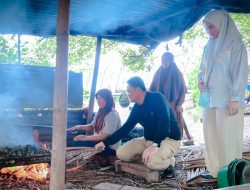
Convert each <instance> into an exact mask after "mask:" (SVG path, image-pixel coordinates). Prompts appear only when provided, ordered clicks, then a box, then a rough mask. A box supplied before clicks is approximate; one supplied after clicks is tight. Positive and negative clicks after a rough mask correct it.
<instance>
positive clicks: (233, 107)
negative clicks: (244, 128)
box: [229, 101, 239, 116]
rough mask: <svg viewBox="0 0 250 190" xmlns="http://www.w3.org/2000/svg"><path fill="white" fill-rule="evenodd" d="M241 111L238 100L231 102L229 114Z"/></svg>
mask: <svg viewBox="0 0 250 190" xmlns="http://www.w3.org/2000/svg"><path fill="white" fill-rule="evenodd" d="M238 112H239V103H238V102H237V101H230V102H229V115H231V116H233V115H236V114H237V113H238Z"/></svg>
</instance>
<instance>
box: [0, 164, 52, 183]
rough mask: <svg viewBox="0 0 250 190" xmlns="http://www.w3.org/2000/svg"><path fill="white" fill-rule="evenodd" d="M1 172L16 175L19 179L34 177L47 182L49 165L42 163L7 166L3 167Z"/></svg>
mask: <svg viewBox="0 0 250 190" xmlns="http://www.w3.org/2000/svg"><path fill="white" fill-rule="evenodd" d="M0 173H2V174H12V175H15V176H16V177H17V178H18V179H24V180H25V179H32V180H36V181H44V182H46V181H47V179H48V174H49V165H48V164H45V163H42V164H31V165H27V166H16V167H7V168H2V169H1V170H0Z"/></svg>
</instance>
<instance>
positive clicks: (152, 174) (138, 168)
mask: <svg viewBox="0 0 250 190" xmlns="http://www.w3.org/2000/svg"><path fill="white" fill-rule="evenodd" d="M115 170H116V171H117V172H121V171H124V172H127V173H130V174H134V175H137V176H141V177H144V178H145V179H146V181H147V182H148V183H150V182H159V180H160V171H154V170H150V169H149V168H147V167H146V166H145V164H143V163H135V162H125V161H121V160H117V161H116V162H115Z"/></svg>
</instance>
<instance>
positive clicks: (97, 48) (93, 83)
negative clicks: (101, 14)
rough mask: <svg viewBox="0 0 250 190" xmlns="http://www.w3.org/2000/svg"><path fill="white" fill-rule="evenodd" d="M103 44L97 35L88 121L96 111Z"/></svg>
mask: <svg viewBox="0 0 250 190" xmlns="http://www.w3.org/2000/svg"><path fill="white" fill-rule="evenodd" d="M101 46H102V38H101V37H97V43H96V55H95V67H94V72H93V79H92V85H91V92H90V99H89V110H88V120H87V122H88V123H90V122H91V120H92V114H93V111H94V103H95V92H96V83H97V77H98V70H99V63H100V54H101Z"/></svg>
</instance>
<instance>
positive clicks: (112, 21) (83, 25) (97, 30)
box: [70, 0, 161, 35]
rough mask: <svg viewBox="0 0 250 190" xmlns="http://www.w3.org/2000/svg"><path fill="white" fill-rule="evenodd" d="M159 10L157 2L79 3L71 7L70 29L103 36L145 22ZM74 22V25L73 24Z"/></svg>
mask: <svg viewBox="0 0 250 190" xmlns="http://www.w3.org/2000/svg"><path fill="white" fill-rule="evenodd" d="M160 9H161V6H160V3H159V1H157V2H154V4H153V6H152V2H150V1H141V0H126V1H98V0H85V1H81V2H80V1H79V2H78V3H75V4H73V5H72V6H71V10H70V18H71V19H72V20H71V23H72V25H71V26H70V28H71V29H73V30H75V31H81V32H83V33H86V34H92V35H93V34H96V35H98V34H100V35H101V34H105V33H106V32H107V31H112V30H117V29H119V28H120V27H121V30H122V28H124V27H125V26H129V25H130V26H129V27H133V25H132V24H133V23H140V22H143V20H146V19H147V17H148V16H149V15H151V14H152V13H154V11H159V10H160ZM73 21H75V23H74V22H73Z"/></svg>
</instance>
